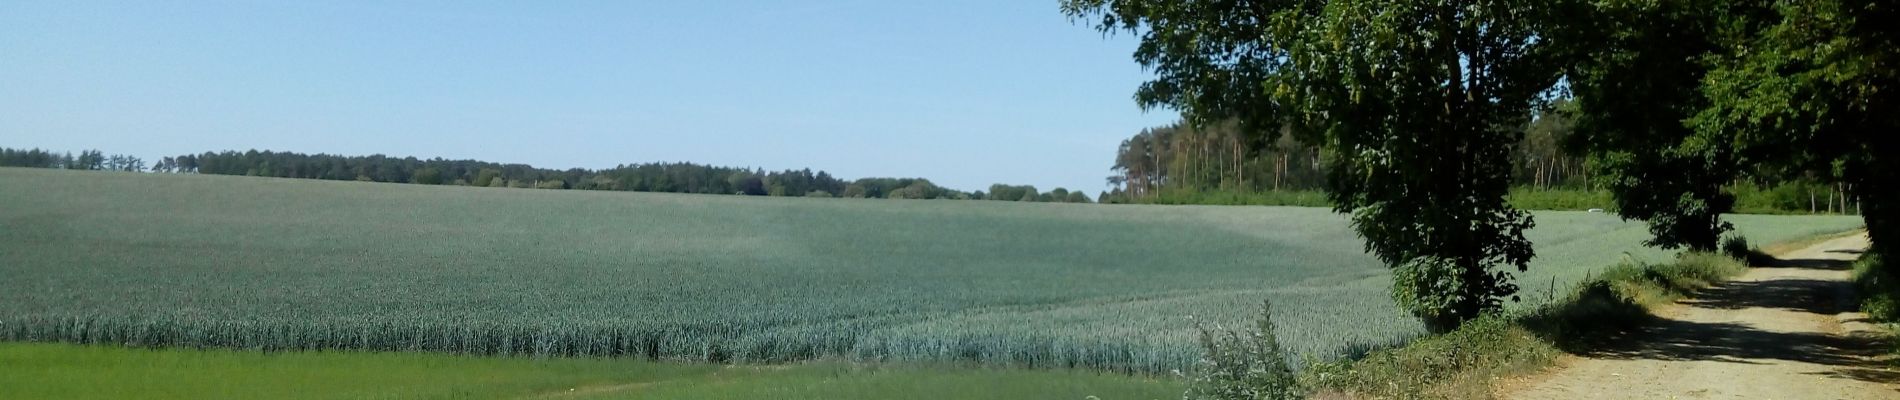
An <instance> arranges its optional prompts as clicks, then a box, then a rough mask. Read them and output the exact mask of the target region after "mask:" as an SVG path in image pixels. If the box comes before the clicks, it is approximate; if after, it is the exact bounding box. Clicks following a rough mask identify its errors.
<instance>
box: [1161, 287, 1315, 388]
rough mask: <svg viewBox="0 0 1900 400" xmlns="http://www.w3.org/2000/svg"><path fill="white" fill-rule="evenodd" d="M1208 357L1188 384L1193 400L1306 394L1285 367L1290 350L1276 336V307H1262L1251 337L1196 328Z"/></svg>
mask: <svg viewBox="0 0 1900 400" xmlns="http://www.w3.org/2000/svg"><path fill="white" fill-rule="evenodd" d="M1195 328H1196V329H1199V330H1200V331H1201V332H1200V333H1201V336H1200V342H1201V349H1202V351H1205V352H1206V354H1205V355H1203V356H1201V361H1200V363H1199V364H1197V365H1195V368H1194V372H1193V378H1192V379H1191V380H1189V382H1188V390H1187V395H1186V396H1184V398H1186V399H1189V400H1203V399H1204V400H1268V399H1300V398H1302V395H1303V393H1301V391H1300V388H1299V383H1298V382H1295V381H1294V375H1293V367H1292V366H1291V365H1289V364H1288V363H1287V358H1288V357H1290V356H1291V355H1290V354H1287V352H1286V349H1284V348H1282V347H1280V341H1279V339H1278V338H1277V337H1276V336H1274V326H1273V303H1272V302H1263V303H1262V304H1261V305H1260V316H1259V317H1258V319H1257V320H1255V321H1254V327H1253V330H1251V331H1246V332H1237V331H1229V330H1220V329H1219V328H1218V327H1216V328H1211V329H1210V328H1208V327H1207V326H1206V325H1204V324H1197V326H1196V327H1195Z"/></svg>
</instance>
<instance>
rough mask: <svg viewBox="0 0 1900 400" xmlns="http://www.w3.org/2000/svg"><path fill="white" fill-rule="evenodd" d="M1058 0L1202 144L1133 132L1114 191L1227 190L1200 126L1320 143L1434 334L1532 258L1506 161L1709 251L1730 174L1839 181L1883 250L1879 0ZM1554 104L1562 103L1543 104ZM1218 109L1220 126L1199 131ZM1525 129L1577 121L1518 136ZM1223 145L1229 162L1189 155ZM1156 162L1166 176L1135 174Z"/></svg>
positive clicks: (1898, 145) (1656, 233)
mask: <svg viewBox="0 0 1900 400" xmlns="http://www.w3.org/2000/svg"><path fill="white" fill-rule="evenodd" d="M1062 8H1063V10H1064V11H1065V12H1066V13H1067V14H1069V15H1070V16H1071V17H1073V18H1077V19H1082V20H1087V21H1090V22H1091V23H1093V25H1094V27H1095V28H1096V29H1098V30H1101V31H1104V32H1127V33H1130V34H1133V35H1136V36H1138V37H1139V38H1140V42H1141V44H1140V45H1139V46H1138V47H1137V50H1136V51H1135V53H1134V58H1135V61H1136V62H1137V63H1139V64H1141V65H1142V66H1144V67H1146V68H1148V69H1150V70H1151V71H1154V73H1155V74H1156V76H1155V77H1154V79H1153V80H1150V81H1148V82H1146V83H1143V84H1142V85H1141V86H1140V87H1139V88H1138V89H1137V90H1136V94H1135V98H1136V100H1137V101H1138V102H1139V103H1140V104H1141V105H1142V106H1143V107H1150V108H1152V107H1167V108H1173V109H1177V110H1180V111H1181V112H1182V114H1183V116H1184V118H1185V119H1186V125H1187V126H1192V127H1195V128H1196V129H1198V130H1206V131H1207V132H1208V133H1206V134H1203V135H1199V136H1197V139H1196V140H1199V141H1200V142H1193V143H1203V144H1187V145H1183V146H1174V148H1177V149H1180V148H1185V149H1186V150H1174V151H1173V153H1180V152H1182V151H1186V152H1190V153H1192V154H1196V155H1197V157H1196V158H1197V159H1195V160H1190V161H1188V162H1186V163H1185V166H1187V167H1185V168H1184V164H1183V163H1182V162H1180V161H1175V162H1172V163H1170V162H1164V161H1162V160H1161V159H1160V157H1159V156H1155V155H1154V154H1155V152H1154V150H1152V147H1154V146H1150V148H1144V149H1132V150H1131V149H1124V153H1133V154H1137V155H1145V156H1147V157H1148V158H1150V159H1152V160H1154V161H1144V162H1142V163H1129V164H1121V163H1118V171H1124V173H1123V174H1122V177H1121V178H1119V179H1121V180H1122V181H1123V182H1125V183H1126V182H1133V184H1134V186H1133V187H1130V188H1129V189H1128V190H1129V191H1131V192H1132V191H1149V190H1152V188H1153V187H1155V186H1156V185H1160V186H1166V185H1168V184H1170V183H1172V182H1173V181H1174V180H1177V179H1178V180H1184V181H1192V182H1199V183H1200V184H1207V183H1208V182H1214V181H1229V180H1231V181H1234V182H1238V183H1239V184H1241V185H1243V186H1245V185H1248V183H1247V182H1248V180H1247V179H1244V178H1241V174H1242V173H1247V174H1250V175H1252V176H1258V175H1257V173H1258V171H1257V170H1249V169H1247V168H1246V161H1245V160H1244V159H1242V158H1244V157H1237V156H1236V157H1227V158H1222V156H1219V155H1217V154H1218V153H1219V152H1218V151H1210V150H1208V149H1206V148H1205V147H1207V146H1211V144H1206V143H1222V142H1226V143H1243V144H1252V145H1256V146H1258V145H1263V144H1268V143H1277V142H1281V141H1284V140H1287V138H1289V137H1290V138H1291V140H1293V141H1295V142H1298V143H1309V144H1318V145H1319V147H1320V151H1319V156H1318V157H1316V159H1317V160H1319V163H1317V164H1323V168H1316V170H1318V171H1323V172H1320V173H1321V174H1323V175H1324V176H1325V184H1324V187H1325V189H1326V193H1327V197H1328V200H1329V201H1330V203H1331V204H1332V205H1333V206H1334V208H1335V210H1336V211H1338V212H1340V213H1345V214H1348V215H1350V219H1351V222H1352V225H1353V227H1354V229H1355V230H1356V231H1357V232H1358V233H1359V235H1360V236H1361V237H1363V238H1365V240H1366V247H1367V250H1368V251H1369V252H1371V253H1373V254H1374V255H1375V256H1377V257H1378V258H1379V259H1380V260H1381V261H1383V262H1385V263H1386V264H1388V265H1389V266H1390V267H1391V268H1392V269H1393V271H1394V280H1393V288H1392V289H1393V290H1392V293H1393V298H1394V300H1396V301H1397V302H1398V303H1399V304H1400V305H1401V306H1402V307H1404V308H1406V309H1408V310H1410V311H1411V312H1413V313H1414V314H1416V315H1418V316H1419V317H1420V318H1421V319H1423V320H1425V321H1426V322H1427V324H1428V325H1430V326H1432V327H1434V328H1437V329H1449V328H1451V327H1455V326H1457V325H1459V324H1462V323H1463V322H1464V321H1466V320H1469V319H1471V318H1475V317H1477V316H1478V315H1480V314H1482V313H1484V312H1489V311H1492V310H1497V309H1499V308H1500V307H1501V303H1502V301H1503V300H1504V299H1509V298H1513V297H1512V295H1513V294H1515V293H1516V292H1517V289H1518V287H1517V285H1516V284H1514V283H1513V282H1512V280H1513V273H1514V271H1511V270H1512V269H1515V270H1516V271H1519V272H1521V271H1523V270H1524V269H1525V268H1526V267H1527V265H1528V264H1527V262H1528V261H1529V260H1530V258H1531V257H1532V255H1533V253H1532V249H1531V246H1530V242H1529V240H1528V239H1526V238H1525V236H1524V231H1525V230H1526V229H1529V228H1530V227H1532V226H1533V225H1534V221H1533V219H1532V217H1531V215H1530V214H1528V213H1525V212H1524V211H1522V210H1518V209H1516V208H1514V207H1512V206H1511V205H1510V203H1509V202H1507V201H1506V196H1507V194H1509V192H1510V191H1511V190H1512V187H1513V184H1514V182H1517V181H1519V180H1521V179H1523V170H1524V169H1525V168H1526V167H1529V168H1531V169H1533V170H1534V171H1535V172H1534V173H1533V174H1532V177H1533V178H1532V182H1533V184H1534V185H1537V186H1561V185H1566V184H1572V183H1570V182H1586V183H1587V184H1589V185H1593V186H1595V187H1601V188H1604V189H1607V190H1608V191H1609V192H1610V193H1611V195H1612V197H1613V199H1614V202H1615V207H1614V208H1615V209H1616V210H1617V212H1618V213H1619V214H1620V215H1622V216H1623V217H1625V218H1630V219H1638V220H1643V221H1646V222H1647V223H1648V224H1649V226H1650V231H1651V233H1652V235H1653V238H1652V240H1650V242H1649V243H1650V244H1652V245H1655V246H1659V247H1663V248H1689V249H1696V250H1712V249H1714V248H1716V244H1717V241H1718V240H1719V239H1720V238H1721V236H1722V234H1723V233H1724V232H1726V231H1728V230H1729V229H1730V225H1729V224H1728V223H1727V222H1724V221H1722V219H1721V215H1722V214H1723V213H1725V212H1728V211H1730V210H1731V209H1732V207H1733V206H1734V197H1733V196H1734V195H1733V193H1730V191H1729V189H1728V188H1729V187H1730V186H1731V184H1732V183H1734V182H1737V181H1750V180H1752V181H1768V180H1788V179H1819V180H1823V181H1826V182H1828V183H1832V184H1838V186H1839V187H1841V188H1843V189H1844V190H1845V191H1846V192H1847V194H1849V195H1851V197H1853V198H1856V199H1859V200H1860V202H1859V204H1861V205H1863V206H1864V207H1863V208H1861V209H1860V210H1859V211H1861V213H1862V216H1863V218H1865V220H1866V225H1867V229H1868V231H1869V235H1870V236H1871V237H1872V238H1873V242H1874V244H1873V249H1872V250H1871V252H1873V253H1875V254H1876V255H1881V256H1884V257H1883V259H1887V260H1892V259H1895V258H1894V257H1895V256H1900V254H1896V252H1897V251H1900V239H1896V237H1895V236H1894V235H1900V233H1897V232H1896V230H1900V199H1895V198H1894V197H1895V196H1896V193H1895V191H1896V184H1900V174H1895V173H1893V171H1897V170H1900V135H1895V134H1894V132H1896V131H1900V118H1896V117H1895V116H1896V115H1900V113H1897V112H1895V111H1896V110H1900V98H1896V96H1900V87H1896V86H1900V85H1896V84H1900V68H1893V66H1894V65H1896V63H1897V62H1900V57H1897V55H1900V25H1896V24H1893V23H1892V21H1900V7H1892V6H1891V5H1890V4H1886V3H1885V2H1881V1H1877V0H1785V1H1776V2H1759V1H1740V0H1663V1H1639V2H1630V1H1618V0H1536V1H1526V0H1462V1H1442V0H1335V1H1245V0H1243V1H1219V2H1179V1H1172V0H1064V1H1063V2H1062ZM1559 99H1569V101H1570V102H1571V103H1570V104H1553V103H1554V102H1555V101H1557V100H1559ZM1553 112H1561V113H1562V114H1563V115H1567V116H1568V118H1570V119H1571V121H1568V122H1565V123H1562V124H1560V123H1559V122H1560V121H1559V120H1554V119H1548V118H1542V117H1540V114H1551V115H1556V114H1552V113H1553ZM1544 121H1548V124H1547V126H1540V125H1539V123H1540V122H1544ZM1566 125H1567V126H1568V129H1559V128H1565V126H1566ZM1227 126H1231V127H1232V128H1231V129H1234V130H1235V131H1237V132H1238V134H1225V135H1223V134H1222V133H1220V129H1221V128H1222V127H1227ZM1526 127H1529V129H1526ZM1539 129H1551V130H1570V131H1573V132H1574V133H1571V134H1568V135H1567V136H1564V137H1551V138H1547V139H1545V138H1537V137H1534V136H1527V133H1530V132H1528V131H1536V130H1539ZM1223 138H1224V139H1223ZM1142 146H1148V145H1147V144H1145V143H1144V144H1142ZM1130 147H1134V146H1133V144H1132V143H1131V146H1130ZM1559 153H1561V154H1562V155H1561V156H1557V154H1559ZM1580 159H1581V160H1588V161H1587V162H1583V163H1581V164H1578V163H1577V161H1576V160H1580ZM1226 164H1232V165H1234V166H1233V167H1230V168H1229V169H1228V170H1227V171H1230V174H1231V177H1221V178H1218V179H1217V180H1213V181H1210V180H1209V179H1213V178H1209V175H1210V174H1209V173H1206V172H1202V171H1203V170H1202V169H1204V168H1207V167H1205V165H1215V166H1219V165H1226ZM1164 166H1165V167H1166V168H1168V169H1167V170H1166V172H1167V174H1165V175H1156V174H1155V173H1153V172H1151V171H1160V170H1161V168H1163V167H1164ZM1579 166H1581V167H1582V168H1578V167H1579ZM1136 169H1139V170H1137V171H1134V172H1132V173H1130V172H1127V171H1131V170H1136ZM1212 175H1220V174H1212ZM1585 175H1587V177H1585ZM1573 177H1574V178H1573ZM1255 179H1256V180H1257V179H1258V178H1255ZM1156 182H1159V183H1158V184H1157V183H1156ZM1499 267H1505V268H1499ZM1889 275H1893V274H1889Z"/></svg>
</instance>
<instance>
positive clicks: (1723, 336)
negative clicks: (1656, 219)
mask: <svg viewBox="0 0 1900 400" xmlns="http://www.w3.org/2000/svg"><path fill="white" fill-rule="evenodd" d="M1866 248H1867V236H1865V235H1854V236H1846V237H1841V238H1836V239H1832V240H1827V241H1824V242H1821V243H1818V244H1814V245H1812V246H1808V247H1806V248H1802V249H1798V250H1794V251H1789V252H1785V253H1782V254H1777V255H1776V258H1778V259H1779V260H1780V261H1779V262H1776V263H1774V264H1775V265H1770V266H1761V267H1756V268H1751V269H1750V270H1749V271H1748V272H1747V273H1746V274H1744V275H1742V276H1741V277H1739V278H1736V279H1734V280H1732V281H1729V282H1727V283H1724V284H1722V285H1719V286H1716V287H1712V288H1709V289H1706V290H1703V291H1701V292H1698V293H1697V294H1696V296H1694V297H1693V298H1690V299H1685V300H1682V301H1679V302H1677V303H1676V304H1673V305H1670V306H1668V307H1664V308H1662V309H1660V310H1656V313H1657V314H1658V316H1659V318H1658V320H1657V321H1655V322H1653V323H1650V324H1647V325H1645V327H1644V328H1642V329H1638V330H1635V331H1632V332H1625V333H1623V334H1621V335H1618V337H1616V338H1613V339H1612V340H1609V341H1608V342H1609V343H1610V344H1609V345H1606V346H1602V347H1603V348H1600V349H1595V350H1590V351H1585V352H1582V353H1581V354H1576V355H1574V356H1567V357H1565V359H1564V360H1561V361H1560V362H1559V365H1560V367H1559V368H1556V369H1553V370H1552V371H1550V372H1548V373H1544V374H1540V375H1537V376H1533V377H1530V378H1526V379H1521V380H1517V381H1514V382H1505V383H1502V384H1501V386H1502V387H1501V388H1500V389H1499V393H1500V394H1501V396H1500V397H1502V398H1507V399H1900V368H1896V367H1895V365H1896V363H1895V360H1893V356H1891V355H1888V354H1886V353H1885V351H1883V350H1887V349H1890V347H1886V346H1888V345H1887V344H1884V343H1882V342H1881V340H1882V338H1881V336H1880V335H1879V334H1878V333H1877V331H1875V328H1874V327H1873V326H1871V325H1870V324H1868V322H1867V321H1866V317H1865V315H1862V314H1859V313H1855V312H1852V310H1853V309H1854V306H1853V296H1852V290H1853V284H1852V283H1850V282H1849V279H1850V278H1849V275H1850V270H1851V265H1850V264H1851V263H1852V262H1853V260H1854V259H1856V258H1858V257H1859V256H1860V253H1861V251H1863V250H1864V249H1866Z"/></svg>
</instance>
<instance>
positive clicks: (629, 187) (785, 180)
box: [0, 148, 1092, 203]
mask: <svg viewBox="0 0 1900 400" xmlns="http://www.w3.org/2000/svg"><path fill="white" fill-rule="evenodd" d="M0 166H9V167H32V168H61V169H82V170H114V171H147V170H148V167H147V166H146V165H145V163H144V161H142V160H140V159H139V158H138V157H132V156H126V155H117V154H115V155H111V156H106V155H104V154H103V153H101V152H99V151H97V150H87V151H82V152H80V153H79V155H77V156H74V155H72V154H70V153H54V152H50V151H45V150H39V149H30V150H17V149H8V148H0ZM149 171H150V172H160V173H199V174H211V175H243V176H264V177H278V178H299V179H323V180H353V181H367V182H389V183H410V184H423V185H457V186H480V187H511V188H536V189H578V190H616V191H634V192H665V193H701V194H737V195H748V196H778V197H798V196H803V197H847V198H882V199H957V200H1002V201H1027V202H1058V203H1089V202H1092V201H1091V199H1090V198H1089V197H1088V195H1087V194H1086V193H1083V192H1080V191H1076V192H1071V191H1069V190H1068V189H1064V188H1059V187H1058V188H1055V189H1053V190H1050V191H1048V192H1039V191H1037V189H1036V187H1035V186H1029V185H1005V184H996V185H991V186H990V191H989V192H985V191H982V190H976V191H970V192H964V191H959V190H955V189H950V188H945V187H942V186H938V185H937V184H935V183H932V182H931V181H930V180H928V179H923V178H876V177H874V178H859V179H855V180H845V179H840V178H838V177H835V176H833V175H831V174H830V173H827V172H825V171H816V172H814V171H812V170H811V169H795V170H783V171H765V170H763V169H757V168H739V167H720V166H711V165H701V164H694V163H687V162H654V163H640V164H623V165H618V166H614V167H613V168H606V169H600V170H591V169H585V168H570V169H564V170H557V169H547V168H536V167H534V166H530V165H527V164H502V163H495V162H488V161H477V160H447V159H442V158H432V159H419V158H416V157H390V156H385V155H380V154H378V155H369V156H340V155H330V154H303V153H294V152H277V151H258V150H249V151H243V152H239V151H222V152H205V153H200V154H186V155H179V156H172V157H163V158H161V159H159V160H158V161H157V162H155V163H152V164H151V166H150V167H149ZM991 193H995V194H994V195H993V194H991Z"/></svg>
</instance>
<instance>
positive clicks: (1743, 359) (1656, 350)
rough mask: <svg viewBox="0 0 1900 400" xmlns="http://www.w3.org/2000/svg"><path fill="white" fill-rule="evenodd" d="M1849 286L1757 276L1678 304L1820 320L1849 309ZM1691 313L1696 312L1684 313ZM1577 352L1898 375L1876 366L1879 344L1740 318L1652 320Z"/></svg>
mask: <svg viewBox="0 0 1900 400" xmlns="http://www.w3.org/2000/svg"><path fill="white" fill-rule="evenodd" d="M1847 264H1849V262H1848V261H1841V260H1819V259H1795V260H1780V262H1777V263H1775V264H1774V265H1773V266H1768V267H1762V268H1758V269H1766V270H1770V271H1772V270H1774V269H1779V268H1799V269H1820V270H1840V269H1845V268H1846V267H1845V266H1846V265H1847ZM1849 285H1851V284H1850V283H1848V282H1846V281H1839V280H1823V279H1810V278H1796V277H1785V278H1778V279H1769V280H1763V281H1746V282H1727V283H1724V284H1722V285H1719V286H1715V287H1711V288H1708V289H1704V290H1702V291H1699V292H1698V293H1697V296H1695V297H1694V298H1691V299H1686V300H1683V301H1681V302H1680V303H1681V304H1683V305H1686V306H1689V307H1693V308H1702V309H1714V310H1744V309H1751V308H1768V309H1777V310H1785V311H1791V312H1799V313H1809V314H1815V315H1816V316H1817V318H1818V317H1825V318H1830V319H1831V318H1834V315H1835V314H1837V313H1840V312H1844V311H1850V309H1849V308H1848V307H1847V306H1846V305H1845V304H1843V301H1842V300H1844V299H1843V298H1842V294H1843V293H1844V291H1847V290H1851V287H1850V286H1849ZM1689 311H1694V310H1689ZM1604 339H1605V340H1602V341H1598V342H1596V345H1595V346H1593V347H1592V348H1589V349H1583V350H1580V351H1574V352H1575V353H1577V354H1578V355H1583V356H1587V357H1594V358H1607V359H1652V360H1665V361H1720V362H1732V363H1743V364H1763V363H1766V362H1770V360H1783V361H1795V362H1804V363H1812V364H1819V365H1826V366H1831V367H1834V368H1832V370H1830V371H1827V372H1822V373H1812V374H1815V375H1821V376H1827V377H1830V378H1838V379H1854V380H1860V381H1867V382H1879V383H1892V382H1900V372H1896V371H1894V370H1891V369H1889V368H1887V367H1886V366H1883V365H1881V364H1880V363H1878V362H1876V361H1871V360H1873V359H1875V358H1876V357H1877V356H1878V355H1880V354H1882V352H1883V348H1884V347H1883V343H1881V342H1880V341H1879V339H1877V338H1873V337H1867V336H1858V335H1856V336H1837V335H1828V334H1823V333H1819V332H1776V331H1771V330H1763V329H1760V328H1757V327H1754V326H1750V325H1747V324H1741V323H1728V322H1722V323H1711V322H1694V321H1684V320H1677V319H1669V318H1656V319H1654V320H1653V321H1651V322H1649V323H1646V324H1644V325H1643V326H1641V327H1640V328H1637V329H1634V330H1630V331H1626V332H1620V333H1615V334H1611V335H1608V337H1606V338H1604Z"/></svg>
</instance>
